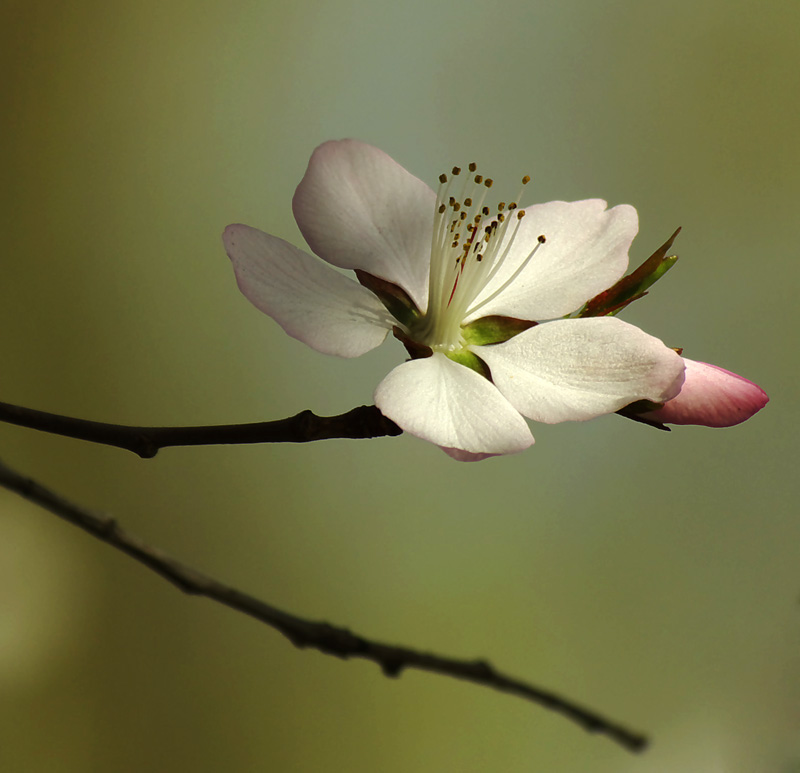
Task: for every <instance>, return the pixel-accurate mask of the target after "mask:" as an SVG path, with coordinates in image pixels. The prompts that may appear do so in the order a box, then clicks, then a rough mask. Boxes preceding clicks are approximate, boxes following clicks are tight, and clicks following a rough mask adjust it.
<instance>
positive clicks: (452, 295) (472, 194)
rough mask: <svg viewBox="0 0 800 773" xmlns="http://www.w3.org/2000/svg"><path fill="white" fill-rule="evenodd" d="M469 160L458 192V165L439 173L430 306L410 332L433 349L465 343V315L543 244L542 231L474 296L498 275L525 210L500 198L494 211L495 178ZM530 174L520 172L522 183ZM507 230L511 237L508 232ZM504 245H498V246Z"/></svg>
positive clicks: (476, 306)
mask: <svg viewBox="0 0 800 773" xmlns="http://www.w3.org/2000/svg"><path fill="white" fill-rule="evenodd" d="M476 170H477V166H476V165H475V164H470V165H469V174H468V175H465V176H464V178H462V179H463V183H462V184H461V186H460V191H459V192H458V195H454V194H453V187H454V184H456V181H457V180H458V178H459V177H460V175H461V169H460V168H459V167H457V166H456V167H453V170H452V174H451V175H450V176H449V177H448V175H446V174H442V175H440V176H439V190H438V193H437V196H436V212H435V214H434V221H433V239H432V242H431V264H430V287H429V290H428V309H427V311H426V312H425V315H424V316H423V317H422V318H421V319H420V320H419V325H418V328H417V329H415V330H413V331H411V332H412V337H413V338H414V339H415V340H416V341H419V342H420V343H423V344H425V345H427V346H429V347H431V348H432V349H434V350H435V351H442V352H445V353H447V352H453V351H455V350H457V349H461V348H462V347H463V346H464V345H465V344H464V339H463V336H462V331H461V326H462V323H463V322H464V319H466V317H468V316H469V315H471V314H473V313H474V312H476V311H477V310H478V309H480V308H481V307H482V306H484V305H485V304H487V303H488V302H489V301H491V300H493V299H494V298H495V297H497V295H499V294H500V293H501V292H502V291H503V290H505V288H506V287H508V285H509V284H511V283H512V282H513V281H514V280H515V279H516V278H517V276H519V274H520V272H521V271H522V270H523V269H524V268H525V266H526V265H527V264H528V262H529V261H530V260H531V258H533V256H534V255H535V254H536V251H537V250H538V249H539V247H540V246H541V245H542V244H544V242H545V237H544V236H540V237H539V238H538V241H537V243H536V245H535V246H534V248H533V249H532V250H531V252H530V253H529V254H528V256H527V257H526V258H525V259H524V260H523V261H522V262H521V263H520V265H519V267H518V268H517V270H516V271H515V272H514V273H513V274H512V276H511V277H509V279H508V280H506V281H505V282H504V283H503V284H502V286H501V287H499V288H498V289H497V290H496V291H495V292H493V293H492V294H491V295H489V296H488V297H486V298H482V299H481V300H480V301H478V297H479V296H480V294H481V292H482V291H483V289H484V288H485V287H486V286H487V285H488V284H489V283H490V282H491V281H492V280H493V279H494V278H495V276H497V272H498V271H499V270H500V267H501V266H502V264H503V262H504V261H505V260H506V258H507V257H508V255H509V253H510V251H511V247H512V245H513V243H514V240H515V238H516V236H517V233H518V232H519V227H520V224H521V222H522V218H523V217H524V216H525V210H524V209H519V205H518V202H519V200H520V198H521V196H522V189H521V190H520V193H519V195H518V196H517V200H516V201H512V202H510V203H508V204H506V203H505V202H502V201H501V202H500V203H499V204H498V205H497V207H496V209H495V211H494V212H492V210H491V209H490V208H489V207H488V206H486V205H485V200H486V195H487V193H488V191H489V189H490V188H491V187H492V184H493V180H491V179H490V178H484V177H483V175H480V174H476ZM529 182H530V177H528V176H527V175H525V177H523V178H522V185H523V186H525V185H527V184H528V183H529ZM509 229H511V230H510V231H509ZM509 233H510V238H508V239H506V236H507V235H508V234H509ZM501 247H502V249H501Z"/></svg>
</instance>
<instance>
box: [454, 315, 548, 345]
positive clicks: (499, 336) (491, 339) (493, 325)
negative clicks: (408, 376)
mask: <svg viewBox="0 0 800 773" xmlns="http://www.w3.org/2000/svg"><path fill="white" fill-rule="evenodd" d="M535 324H536V323H535V322H533V321H532V320H529V319H517V318H516V317H501V316H499V315H497V314H493V315H491V316H488V317H481V318H480V319H476V320H475V321H474V322H470V323H469V324H468V325H464V326H463V327H462V328H461V331H462V335H463V336H464V341H465V342H466V343H468V344H476V345H478V346H485V345H486V344H499V343H502V342H503V341H508V339H509V338H513V337H514V336H515V335H518V334H519V333H522V332H523V331H525V330H528V329H529V328H532V327H533V326H534V325H535Z"/></svg>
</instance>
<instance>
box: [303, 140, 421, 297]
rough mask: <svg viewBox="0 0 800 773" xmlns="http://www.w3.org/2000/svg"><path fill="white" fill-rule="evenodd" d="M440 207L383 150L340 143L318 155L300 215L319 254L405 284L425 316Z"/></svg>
mask: <svg viewBox="0 0 800 773" xmlns="http://www.w3.org/2000/svg"><path fill="white" fill-rule="evenodd" d="M435 202H436V195H435V194H434V192H433V191H432V190H431V189H430V188H429V187H428V186H427V185H425V183H424V182H422V181H421V180H419V179H417V178H416V177H414V175H412V174H411V173H410V172H407V171H406V170H405V169H403V167H402V166H400V165H399V164H398V163H397V162H396V161H394V160H393V159H392V158H391V157H390V156H388V155H386V153H384V152H383V151H382V150H378V148H375V147H372V146H371V145H367V144H365V143H363V142H357V141H356V140H339V141H331V142H326V143H325V144H323V145H320V146H319V147H318V148H317V149H316V150H315V151H314V153H313V155H312V156H311V160H310V161H309V163H308V169H307V171H306V173H305V176H304V177H303V179H302V180H301V181H300V185H298V186H297V191H296V192H295V194H294V199H293V201H292V209H293V210H294V216H295V220H297V225H298V226H299V227H300V230H301V231H302V233H303V236H304V237H305V239H306V241H307V242H308V244H309V246H310V247H311V249H312V250H313V251H314V252H315V253H316V254H317V255H319V256H320V257H321V258H323V259H324V260H327V261H328V262H329V263H332V264H333V265H335V266H339V267H340V268H350V269H356V268H360V269H363V270H364V271H367V272H369V273H370V274H374V275H376V276H379V277H382V278H383V279H387V280H389V281H390V282H394V283H395V284H399V285H400V286H401V287H403V288H404V289H405V290H406V292H408V294H409V295H411V297H412V298H413V299H414V301H416V303H417V305H418V306H419V307H420V308H421V309H423V310H424V309H425V308H426V307H427V294H428V292H427V287H428V274H429V270H428V268H429V265H430V252H431V236H432V231H433V215H434V205H435Z"/></svg>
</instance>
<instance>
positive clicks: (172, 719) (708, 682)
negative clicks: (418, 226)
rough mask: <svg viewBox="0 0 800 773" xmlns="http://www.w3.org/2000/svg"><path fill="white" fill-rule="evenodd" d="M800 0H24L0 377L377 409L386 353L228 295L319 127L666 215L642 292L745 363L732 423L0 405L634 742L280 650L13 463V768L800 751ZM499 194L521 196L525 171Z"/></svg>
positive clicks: (75, 472) (106, 478) (269, 567)
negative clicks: (31, 492)
mask: <svg viewBox="0 0 800 773" xmlns="http://www.w3.org/2000/svg"><path fill="white" fill-rule="evenodd" d="M799 28H800V12H798V6H797V5H796V4H793V3H785V2H782V1H781V0H767V2H757V1H756V0H744V1H741V2H736V1H734V2H731V1H730V0H726V1H725V2H723V1H722V0H700V2H688V0H687V2H669V1H668V2H664V3H654V2H634V1H633V0H619V1H617V2H594V1H593V0H566V1H565V2H555V1H554V0H549V1H547V2H519V1H518V0H510V2H505V3H499V2H496V3H492V2H483V3H471V2H457V1H456V0H450V1H449V2H443V3H437V2H427V1H426V0H411V2H406V3H390V2H385V0H342V1H339V0H333V1H332V2H313V1H311V0H301V1H300V2H296V3H294V4H293V5H291V7H290V4H288V3H278V2H275V1H272V2H271V1H270V0H262V2H252V1H251V2H247V1H246V0H228V2H225V3H222V2H170V1H169V0H167V2H156V1H155V0H137V2H120V3H108V2H99V1H98V2H92V1H91V0H76V1H75V2H70V3H61V2H38V3H30V2H23V1H22V0H16V1H15V0H10V1H9V0H5V2H4V3H3V4H2V17H0V38H1V39H0V65H1V66H2V80H1V81H0V93H2V124H1V125H0V131H1V132H2V137H1V138H0V140H1V141H0V154H2V184H1V185H0V191H1V194H0V195H2V199H3V200H2V206H1V207H0V223H2V235H3V252H2V256H0V261H2V263H1V264H0V265H2V273H1V274H0V277H2V279H1V281H0V362H2V368H0V399H2V400H4V401H8V402H15V403H19V404H23V405H27V406H31V407H37V408H40V409H44V410H50V411H54V412H61V413H66V414H70V415H77V416H82V417H86V418H94V419H99V420H105V421H112V422H122V423H131V424H136V423H141V424H158V423H164V424H193V423H201V424H202V423H228V422H239V421H257V420H263V419H270V418H281V417H283V416H287V415H290V414H292V413H295V412H297V411H299V410H301V409H303V408H311V409H314V410H315V411H317V412H320V413H339V412H341V411H345V410H348V409H349V408H351V407H353V406H356V405H360V404H362V403H368V402H370V400H371V394H372V390H373V389H374V386H375V385H376V384H377V382H378V381H379V380H380V379H381V378H382V376H383V375H384V374H385V373H386V372H387V371H388V369H389V368H391V367H393V366H394V365H395V364H397V363H398V362H400V361H401V360H402V358H403V357H404V352H403V350H402V348H401V347H400V345H399V344H397V342H394V341H390V342H387V344H386V345H385V346H383V347H381V348H380V349H379V350H377V351H375V352H372V353H371V354H369V355H367V356H365V357H363V358H361V359H360V360H355V361H344V360H341V361H340V360H336V359H333V358H328V357H325V356H323V355H319V354H316V353H315V352H312V351H310V350H308V349H306V348H305V347H304V346H303V345H302V344H300V343H298V342H296V341H294V340H292V339H289V338H288V337H286V336H285V335H284V334H283V333H282V332H281V330H280V329H279V328H278V327H277V325H275V324H274V323H273V322H272V321H271V320H269V319H268V318H267V317H265V316H263V315H261V314H260V313H259V312H257V311H256V310H255V309H254V308H252V307H251V306H250V305H249V304H248V303H247V302H246V301H245V300H244V299H243V298H242V297H241V296H240V294H239V293H238V291H237V289H236V286H235V282H234V280H233V276H232V272H231V270H230V266H229V264H228V261H227V258H226V257H225V254H224V251H223V249H222V246H221V242H220V234H221V232H222V229H223V228H224V227H225V225H227V224H228V223H230V222H244V223H247V224H250V225H254V226H258V227H260V228H262V229H264V230H267V231H270V232H271V233H274V234H277V235H280V236H282V237H284V238H287V239H289V240H290V241H292V242H293V243H295V244H298V245H302V243H303V242H302V238H301V237H300V234H299V232H298V230H297V227H296V225H295V224H294V221H293V219H292V216H291V209H290V201H291V196H292V193H293V191H294V187H295V185H296V184H297V182H298V181H299V180H300V178H301V176H302V174H303V172H304V170H305V166H306V163H307V160H308V157H309V155H310V153H311V151H312V150H313V148H314V147H315V146H316V145H317V144H318V143H320V142H322V141H324V140H326V139H331V138H339V137H345V136H352V137H357V138H359V139H362V140H365V141H368V142H371V143H373V144H375V145H378V146H379V147H381V148H383V149H384V150H386V151H387V152H388V153H389V154H391V155H392V156H393V157H394V158H396V159H397V160H398V161H399V162H400V163H402V164H403V165H404V166H406V167H407V168H408V169H410V170H411V171H412V172H413V173H414V174H416V175H418V176H420V177H422V178H423V179H425V180H428V181H430V182H434V181H435V179H436V176H437V175H438V174H439V172H440V171H443V170H445V169H447V168H449V167H450V166H452V165H453V164H463V163H467V162H469V161H471V160H476V161H477V162H478V163H479V164H481V166H482V167H483V168H484V169H485V170H486V171H487V172H488V173H490V174H492V176H494V177H495V178H496V179H497V181H498V190H501V191H504V190H505V191H508V192H509V193H511V194H513V193H515V192H516V188H517V180H518V178H519V176H520V175H522V174H524V173H530V174H531V175H532V176H533V183H532V184H531V185H530V186H529V187H528V192H527V196H528V197H529V201H528V203H533V202H535V201H548V200H551V199H580V198H588V197H595V196H597V197H603V198H606V199H608V200H609V201H610V202H611V203H613V204H617V203H622V202H628V203H631V204H634V205H635V206H636V207H637V208H638V211H639V215H640V220H641V231H640V235H639V237H637V239H636V241H635V242H634V247H633V251H632V257H633V259H634V260H637V259H638V260H641V259H643V258H644V257H646V256H647V255H649V254H650V252H651V251H652V250H653V249H654V248H655V247H656V246H658V245H659V244H660V243H661V242H662V241H663V240H664V239H665V238H666V237H667V236H669V234H670V233H671V232H672V231H673V229H674V228H675V227H677V226H678V225H682V226H683V228H684V230H683V233H682V234H681V236H680V237H679V240H678V242H677V245H676V248H677V250H678V251H679V252H680V254H681V261H680V262H679V264H678V267H677V268H676V269H675V270H674V271H673V272H672V273H670V275H669V276H668V277H667V278H666V279H664V280H663V282H661V283H660V284H659V285H658V286H657V287H656V288H655V290H654V292H653V293H652V294H651V296H650V297H649V298H648V299H647V300H646V301H644V302H641V303H639V304H637V305H636V306H634V307H632V308H631V309H630V311H629V312H628V313H626V315H625V319H627V320H628V321H631V322H634V323H636V324H639V325H641V326H642V327H644V328H645V329H646V330H647V331H648V332H651V333H653V334H655V335H658V336H660V337H662V338H663V339H664V340H665V341H666V342H667V343H669V344H670V345H672V346H682V347H684V348H685V351H686V354H687V355H688V356H690V357H692V358H695V359H701V360H707V361H711V362H714V363H717V364H720V365H722V366H724V367H726V368H729V369H731V370H734V371H736V372H739V373H742V374H744V375H745V376H748V377H750V378H752V379H753V380H755V381H757V382H758V383H760V384H762V385H763V386H764V387H765V388H766V390H767V391H768V392H769V393H770V396H771V398H772V402H771V404H770V405H769V406H768V407H767V409H765V410H764V411H763V412H762V413H761V414H760V415H758V416H757V417H756V418H755V419H753V420H752V421H750V422H749V423H747V424H744V425H742V426H740V427H738V428H734V429H728V430H709V429H704V428H694V427H690V428H678V429H677V430H676V431H673V432H672V433H671V434H666V433H660V432H657V431H655V430H651V429H649V428H647V427H644V426H640V425H637V424H634V423H633V422H629V421H626V420H623V419H621V418H619V417H615V416H611V417H605V418H602V419H599V420H596V421H593V422H590V423H588V424H565V425H560V426H547V427H545V426H536V427H534V434H535V436H536V440H537V443H536V445H535V446H534V447H533V448H531V449H530V450H529V451H527V452H525V453H523V454H520V455H518V456H515V457H512V458H505V459H492V460H489V461H486V462H482V463H480V464H477V465H463V464H458V463H455V462H453V461H451V460H450V459H448V458H447V457H446V456H444V455H443V454H442V453H441V452H440V451H438V450H437V449H436V448H434V447H432V446H429V445H427V444H425V443H423V442H421V441H418V440H415V439H414V438H412V437H401V438H396V439H388V438H387V439H380V440H373V441H345V440H338V441H327V442H324V443H318V444H315V445H312V446H310V447H299V446H284V447H280V446H274V447H270V446H254V447H237V448H224V447H218V448H205V449H168V450H165V451H163V452H162V453H161V454H159V456H158V457H157V458H155V459H153V460H150V461H142V460H139V459H138V458H136V457H134V456H132V455H130V454H128V453H127V452H123V451H118V450H115V449H111V448H105V447H93V446H91V445H89V444H86V443H82V442H78V441H72V440H67V439H63V438H57V437H50V436H46V435H42V434H39V433H35V432H33V431H30V430H24V429H19V428H15V427H10V426H5V425H3V426H0V457H2V458H3V459H4V460H5V461H7V462H8V463H9V464H11V465H13V466H15V467H17V468H19V469H20V470H22V471H24V472H26V473H28V474H31V475H33V476H35V477H37V478H38V479H40V480H41V481H43V482H45V483H46V484H48V485H51V486H53V487H55V488H56V489H58V490H60V491H62V492H63V493H65V494H67V495H69V496H70V497H72V498H74V499H75V500H77V501H79V502H81V503H83V504H85V505H87V506H90V507H92V508H95V509H98V510H102V511H105V512H109V513H111V514H113V515H114V516H115V517H116V518H117V519H118V520H119V521H120V523H121V524H122V525H123V526H124V527H126V528H128V529H130V530H131V531H133V532H134V533H136V534H139V535H140V536H142V537H143V538H144V539H146V540H147V541H149V542H151V543H152V544H155V545H158V546H160V547H162V548H163V549H165V550H167V551H168V552H170V553H172V554H173V555H175V556H176V557H179V558H180V559H182V560H184V561H186V562H188V563H190V564H192V565H195V566H197V567H198V568H201V569H203V570H205V571H207V572H209V573H211V574H212V575H214V576H217V577H219V578H220V579H222V580H224V581H227V582H230V583H232V584H235V585H237V586H238V587H241V588H242V589H245V590H247V591H249V592H251V593H253V594H255V595H257V596H261V597H263V598H264V599H267V600H269V601H271V602H272V603H274V604H277V605H278V606H282V607H284V608H287V609H289V610H292V611H294V612H296V613H298V614H302V615H306V616H309V617H311V618H321V619H326V620H329V621H331V622H334V623H338V624H343V625H347V626H350V627H352V628H353V629H354V630H356V631H358V632H360V633H363V634H365V635H368V636H372V637H375V638H377V639H380V640H385V641H388V642H396V643H401V644H406V645H409V646H414V647H419V648H423V649H431V650H435V651H439V652H442V653H448V654H452V655H456V656H463V657H477V656H485V657H489V658H490V659H491V660H492V661H493V662H494V663H495V664H496V665H497V666H498V667H501V668H503V669H505V670H508V671H510V672H511V673H514V674H516V675H518V676H520V677H524V678H527V679H529V680H531V681H533V682H536V683H538V684H541V685H544V686H548V687H551V688H553V689H556V690H558V691H560V692H563V693H564V694H566V695H568V696H570V697H572V698H574V699H577V700H580V701H581V702H583V703H586V704H588V705H590V706H592V707H595V708H597V709H600V710H602V711H604V712H606V713H608V714H609V715H611V716H613V717H615V718H617V719H620V720H623V721H625V722H627V723H629V724H630V725H632V726H634V727H637V728H641V729H643V730H646V731H648V732H650V733H651V734H652V735H653V737H654V739H655V743H654V745H653V748H652V750H651V751H650V752H648V753H647V754H646V755H644V756H642V757H634V756H631V755H629V754H627V753H625V752H624V751H622V750H621V749H619V748H618V747H617V746H615V745H614V744H613V743H611V742H609V741H607V740H604V739H602V738H596V737H591V736H589V735H587V734H585V733H583V732H582V731H580V730H578V729H577V728H575V727H574V726H572V725H571V724H569V723H568V722H566V721H565V720H564V719H562V718H560V717H558V716H554V715H551V714H549V713H547V712H545V711H543V710H541V709H539V708H537V707H535V706H532V705H530V704H527V703H524V702H522V701H520V700H518V699H515V698H512V697H509V696H504V695H500V694H497V693H493V692H490V691H488V690H485V689H481V688H478V687H475V686H473V685H469V684H465V683H458V682H454V681H452V680H446V679H443V678H439V677H435V676H431V675H426V674H420V673H413V672H412V673H406V674H404V675H403V676H402V678H401V679H399V680H397V681H390V680H388V679H386V678H385V677H383V676H382V675H381V674H380V672H379V670H378V669H377V668H376V667H375V666H374V665H373V664H369V663H365V662H342V661H338V660H336V659H333V658H330V657H325V656H322V655H320V654H318V653H315V652H303V651H299V650H295V649H293V648H292V647H291V646H290V645H289V644H288V643H287V642H286V641H285V640H284V639H283V638H282V637H281V636H279V635H278V634H277V633H275V632H273V631H272V630H271V629H268V628H266V627H265V626H263V625H260V624H258V623H256V622H254V621H252V620H250V619H248V618H245V617H244V616H242V615H238V614H236V613H234V612H231V611H229V610H227V609H225V608H222V607H219V606H216V605H214V604H213V603H211V602H209V601H206V600H198V599H193V598H189V597H186V596H182V595H181V594H180V593H178V592H177V591H176V590H174V589H173V588H172V587H171V586H169V585H168V584H166V583H165V582H164V581H162V580H161V579H160V578H158V577H156V576H155V575H153V574H152V573H150V572H148V571H147V570H145V569H144V568H142V567H140V566H139V565H138V564H135V563H134V562H132V561H131V560H130V559H128V558H127V557H125V556H123V555H122V554H120V553H117V552H115V551H113V550H111V549H110V548H108V547H106V546H104V545H102V544H100V543H97V542H96V541H94V540H92V539H91V538H90V537H88V536H86V535H84V534H83V533H81V532H79V531H78V530H76V529H75V528H73V527H71V526H69V525H67V524H64V523H62V522H60V521H59V520H58V519H56V518H55V517H53V516H51V515H49V514H46V513H44V512H42V511H39V510H38V509H37V508H35V507H33V506H32V505H28V504H26V503H24V502H22V501H21V500H20V499H18V498H17V497H15V496H13V495H12V494H10V493H8V492H0V769H2V770H3V771H13V772H16V771H24V772H25V773H44V772H48V773H49V772H50V771H58V772H59V773H84V772H85V771H92V772H95V771H98V772H102V773H106V772H107V771H115V772H116V771H121V772H123V773H128V772H133V771H137V772H138V771H145V770H147V771H150V770H152V771H193V772H198V773H200V772H202V773H205V772H206V771H208V772H211V771H232V772H234V773H238V771H318V770H319V771H322V770H333V771H339V770H342V771H344V770H347V771H389V772H393V771H403V772H406V771H420V772H422V773H428V772H429V771H466V772H469V773H474V772H477V771H503V772H504V773H506V772H507V773H517V772H518V771H535V772H538V771H543V772H546V773H553V772H554V771H555V772H557V773H607V772H608V773H610V772H611V771H614V772H615V773H627V772H628V771H640V772H641V773H674V772H675V771H686V772H687V773H695V772H698V773H706V772H711V773H718V772H719V773H761V771H764V772H770V773H773V772H774V773H791V772H792V771H798V770H800V607H798V594H800V560H798V554H799V553H800V517H798V507H797V500H798V493H799V492H798V474H797V442H796V425H797V418H798V411H797V397H798V395H797V379H798V375H800V374H799V373H798V360H797V349H798V336H797V330H798V318H797V293H798V278H799V276H800V271H799V270H798V247H797V245H798V241H799V238H798V231H799V230H800V229H799V221H800V219H799V218H798V208H799V206H800V195H799V194H798V189H799V188H800V175H799V174H798V162H800V143H799V142H798V128H797V127H798V108H799V107H800V99H799V98H798V95H799V94H800V68H799V67H798V58H799V56H800V34H799V33H798V29H799ZM512 189H513V190H512Z"/></svg>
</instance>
